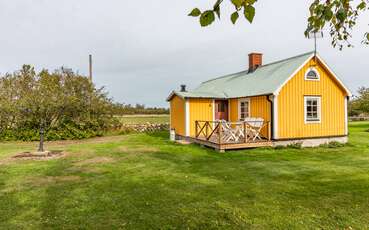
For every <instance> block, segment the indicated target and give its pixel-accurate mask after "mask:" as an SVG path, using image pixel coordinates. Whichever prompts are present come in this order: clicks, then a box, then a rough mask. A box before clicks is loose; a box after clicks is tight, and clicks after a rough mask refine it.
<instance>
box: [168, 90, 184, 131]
mask: <svg viewBox="0 0 369 230" xmlns="http://www.w3.org/2000/svg"><path fill="white" fill-rule="evenodd" d="M185 116H186V112H185V100H183V99H182V98H180V97H178V96H174V97H173V98H172V100H171V101H170V128H171V129H175V131H176V134H178V135H181V136H185V135H186V131H185V122H186V118H185Z"/></svg>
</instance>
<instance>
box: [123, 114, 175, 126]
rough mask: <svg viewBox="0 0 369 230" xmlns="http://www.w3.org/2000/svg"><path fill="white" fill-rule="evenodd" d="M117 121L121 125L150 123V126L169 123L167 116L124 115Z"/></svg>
mask: <svg viewBox="0 0 369 230" xmlns="http://www.w3.org/2000/svg"><path fill="white" fill-rule="evenodd" d="M119 120H120V121H121V122H122V123H123V124H144V123H147V122H149V123H152V124H164V123H169V115H166V114H163V115H125V116H121V117H119Z"/></svg>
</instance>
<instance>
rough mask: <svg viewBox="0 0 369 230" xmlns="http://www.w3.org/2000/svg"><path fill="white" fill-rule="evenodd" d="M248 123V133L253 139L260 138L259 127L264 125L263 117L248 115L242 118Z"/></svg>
mask: <svg viewBox="0 0 369 230" xmlns="http://www.w3.org/2000/svg"><path fill="white" fill-rule="evenodd" d="M244 121H245V122H247V124H248V125H249V135H250V137H251V138H252V140H253V141H255V140H256V139H259V140H261V136H260V133H261V129H262V128H263V127H264V119H263V118H257V117H248V118H245V119H244Z"/></svg>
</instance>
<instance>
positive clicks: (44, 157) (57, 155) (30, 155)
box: [12, 151, 66, 160]
mask: <svg viewBox="0 0 369 230" xmlns="http://www.w3.org/2000/svg"><path fill="white" fill-rule="evenodd" d="M65 155H66V154H65V153H64V152H63V151H50V152H46V153H44V154H40V153H32V152H23V153H18V154H16V155H14V156H12V158H14V159H30V160H50V159H55V158H61V157H63V156H65Z"/></svg>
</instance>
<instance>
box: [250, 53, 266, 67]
mask: <svg viewBox="0 0 369 230" xmlns="http://www.w3.org/2000/svg"><path fill="white" fill-rule="evenodd" d="M262 65H263V54H262V53H250V54H249V71H250V72H253V71H255V70H256V69H257V68H258V67H260V66H262Z"/></svg>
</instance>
